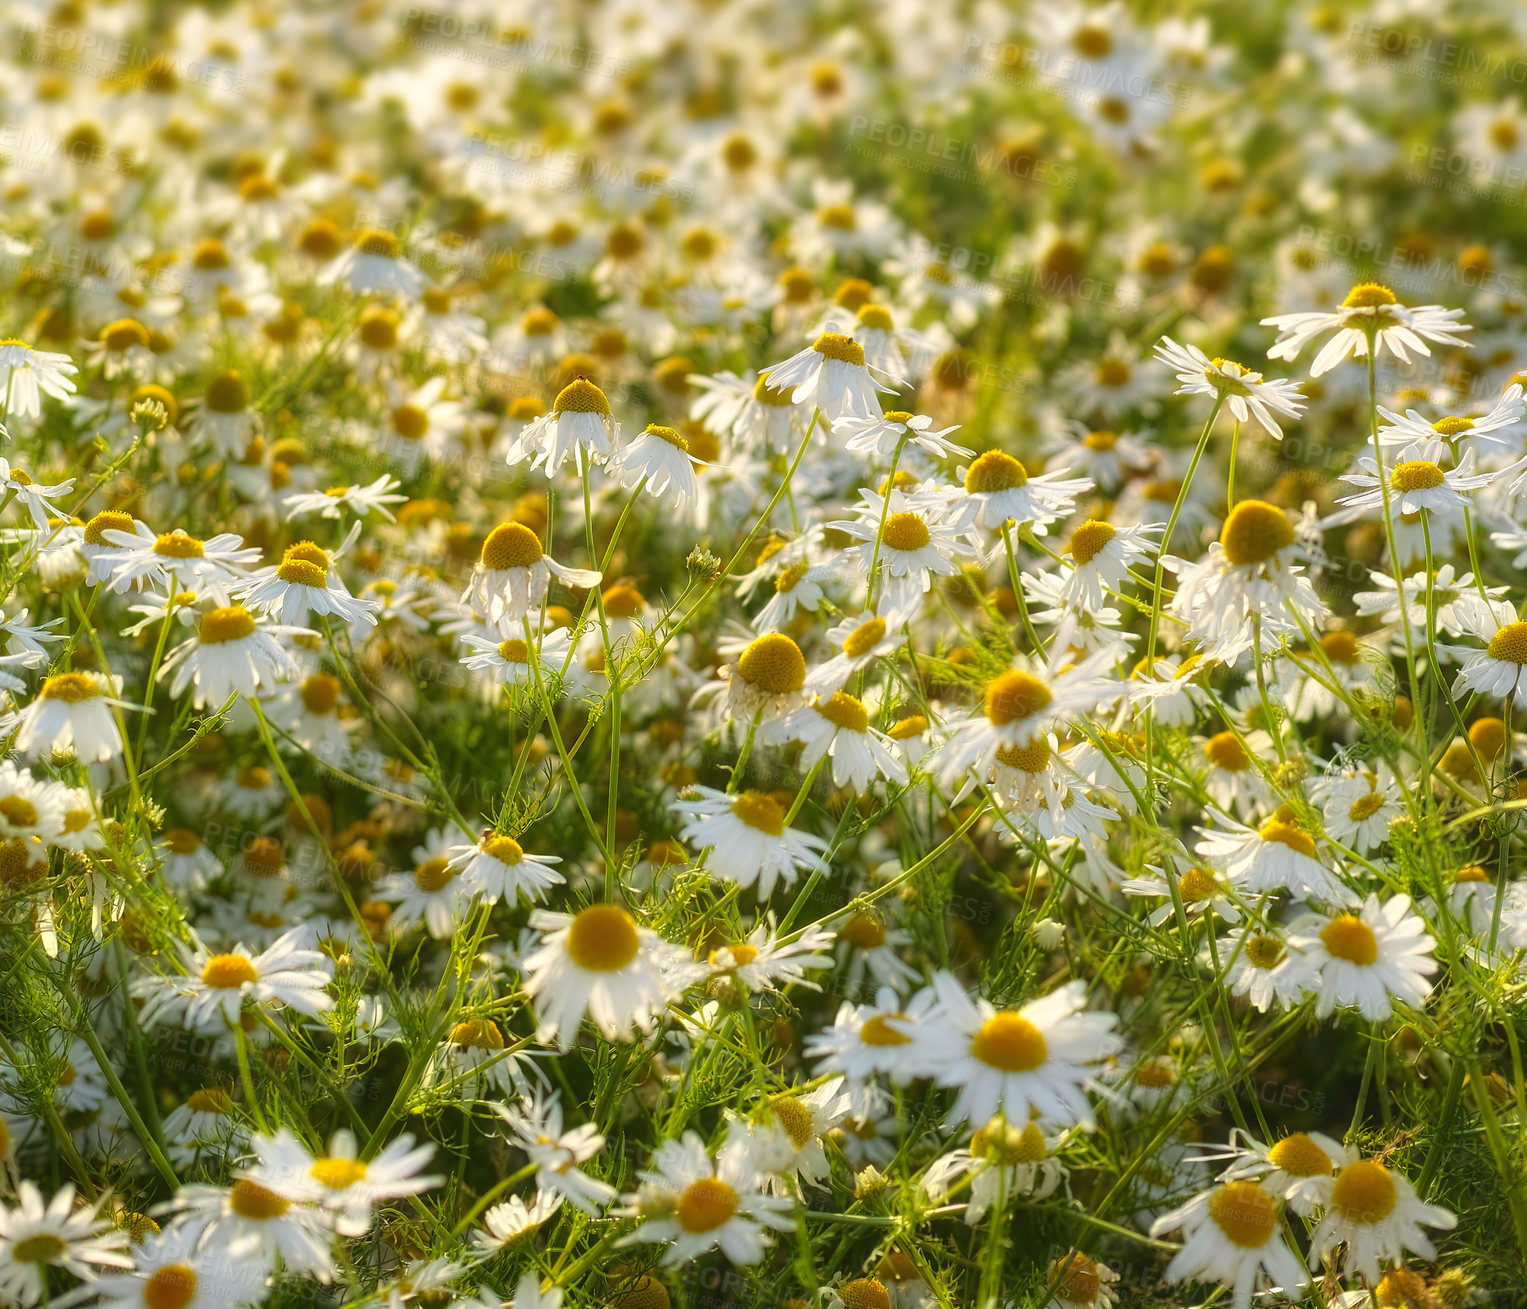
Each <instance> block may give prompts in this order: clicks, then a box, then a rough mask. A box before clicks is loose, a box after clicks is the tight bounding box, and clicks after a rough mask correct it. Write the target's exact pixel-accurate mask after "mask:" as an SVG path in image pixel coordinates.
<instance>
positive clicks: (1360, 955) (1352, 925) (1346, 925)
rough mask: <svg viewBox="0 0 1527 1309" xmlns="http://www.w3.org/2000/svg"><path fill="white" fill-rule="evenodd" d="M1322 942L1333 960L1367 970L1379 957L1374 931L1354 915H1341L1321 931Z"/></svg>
mask: <svg viewBox="0 0 1527 1309" xmlns="http://www.w3.org/2000/svg"><path fill="white" fill-rule="evenodd" d="M1320 940H1321V942H1322V943H1323V944H1324V945H1325V948H1326V950H1327V951H1328V952H1329V953H1330V955H1331V957H1332V958H1333V959H1345V960H1346V961H1347V962H1348V963H1351V964H1357V965H1358V966H1359V967H1362V968H1367V967H1368V966H1369V965H1371V964H1372V963H1374V962H1375V961H1376V960H1377V959H1378V957H1379V943H1378V938H1377V937H1375V936H1374V935H1373V929H1372V928H1371V927H1369V926H1368V924H1367V923H1365V922H1363V920H1362V919H1361V918H1358V917H1357V916H1356V915H1354V914H1341V915H1339V916H1338V917H1336V918H1333V919H1331V921H1330V922H1329V923H1327V924H1326V925H1325V927H1324V928H1322V929H1321V932H1320Z"/></svg>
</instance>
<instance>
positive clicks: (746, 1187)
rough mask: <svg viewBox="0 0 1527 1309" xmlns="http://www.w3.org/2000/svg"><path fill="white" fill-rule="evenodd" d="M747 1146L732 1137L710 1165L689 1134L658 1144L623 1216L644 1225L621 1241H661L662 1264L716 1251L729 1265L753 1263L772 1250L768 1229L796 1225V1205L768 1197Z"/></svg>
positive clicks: (701, 1146)
mask: <svg viewBox="0 0 1527 1309" xmlns="http://www.w3.org/2000/svg"><path fill="white" fill-rule="evenodd" d="M764 1181H765V1179H764V1176H763V1174H762V1173H761V1172H760V1171H759V1170H758V1168H757V1167H756V1165H755V1164H754V1162H753V1157H752V1155H751V1153H750V1152H749V1150H748V1146H747V1141H746V1138H745V1137H744V1136H742V1135H741V1134H737V1135H733V1136H732V1137H731V1139H729V1140H728V1141H727V1143H726V1144H725V1145H724V1146H723V1147H722V1149H721V1152H720V1153H719V1154H718V1155H717V1156H716V1158H715V1161H714V1162H712V1160H711V1157H710V1153H709V1152H708V1151H707V1150H706V1148H705V1143H704V1142H703V1141H701V1139H700V1138H699V1137H698V1136H697V1135H696V1134H695V1133H694V1132H685V1133H684V1137H683V1139H682V1140H679V1141H664V1142H663V1143H662V1144H661V1145H659V1146H658V1147H657V1149H656V1150H654V1151H653V1154H652V1167H651V1168H649V1169H647V1170H646V1172H645V1173H644V1174H643V1177H642V1185H641V1188H640V1189H639V1190H638V1191H637V1192H636V1194H634V1195H631V1196H628V1197H627V1203H628V1206H629V1212H630V1213H631V1214H632V1215H633V1216H635V1217H638V1218H641V1219H642V1220H643V1221H642V1223H641V1225H640V1226H639V1227H638V1228H637V1229H636V1230H635V1231H634V1232H632V1233H631V1235H630V1236H628V1237H625V1238H623V1240H624V1241H625V1242H635V1241H641V1242H648V1241H662V1242H665V1243H666V1244H667V1246H668V1248H667V1250H666V1251H665V1252H664V1254H663V1262H664V1263H665V1264H677V1263H684V1262H685V1261H686V1260H689V1259H693V1258H695V1257H697V1256H698V1255H701V1254H704V1253H705V1251H707V1250H710V1249H714V1248H716V1247H719V1248H720V1250H721V1252H722V1253H723V1254H724V1255H726V1257H727V1258H728V1259H730V1260H731V1261H732V1262H733V1263H734V1264H739V1265H743V1266H746V1265H748V1264H756V1263H758V1262H759V1261H761V1260H762V1259H763V1257H764V1251H765V1250H767V1249H768V1248H769V1246H770V1245H772V1244H773V1240H772V1238H771V1237H770V1236H769V1232H770V1231H777V1232H783V1231H789V1230H790V1229H791V1228H792V1227H794V1226H795V1221H794V1219H793V1218H792V1217H791V1216H790V1214H789V1210H790V1209H791V1208H792V1207H793V1205H794V1202H793V1201H792V1200H790V1199H789V1198H787V1197H785V1196H775V1195H769V1194H767V1193H766V1192H765V1190H764Z"/></svg>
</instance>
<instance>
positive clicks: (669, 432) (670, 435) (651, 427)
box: [647, 423, 689, 454]
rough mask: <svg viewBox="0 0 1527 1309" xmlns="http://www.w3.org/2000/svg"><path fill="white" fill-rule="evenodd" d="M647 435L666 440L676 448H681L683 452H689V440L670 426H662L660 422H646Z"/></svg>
mask: <svg viewBox="0 0 1527 1309" xmlns="http://www.w3.org/2000/svg"><path fill="white" fill-rule="evenodd" d="M647 435H648V436H655V437H657V439H658V440H659V441H666V442H667V443H668V444H669V445H671V446H673V447H674V448H675V449H676V450H682V451H683V452H684V453H685V454H688V453H689V442H688V441H687V440H686V439H685V438H684V437H683V436H681V435H680V434H679V433H678V432H676V431H674V429H673V428H671V427H664V426H663V425H662V424H661V423H648V424H647Z"/></svg>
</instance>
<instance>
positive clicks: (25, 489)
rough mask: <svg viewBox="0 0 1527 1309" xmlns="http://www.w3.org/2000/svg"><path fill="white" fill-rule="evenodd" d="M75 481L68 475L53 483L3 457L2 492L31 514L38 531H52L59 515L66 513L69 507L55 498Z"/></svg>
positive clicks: (70, 487) (0, 461)
mask: <svg viewBox="0 0 1527 1309" xmlns="http://www.w3.org/2000/svg"><path fill="white" fill-rule="evenodd" d="M74 481H75V479H74V478H72V477H69V478H65V479H64V480H63V481H62V482H54V483H51V484H49V483H44V482H38V481H35V480H34V479H33V477H32V475H31V474H30V473H28V472H27V471H26V470H25V469H22V468H19V467H15V466H13V465H12V464H11V463H10V461H9V460H7V459H5V458H3V457H0V494H3V495H5V496H8V497H10V498H11V499H13V500H15V501H16V502H17V503H18V504H20V506H21V507H22V508H23V509H25V510H26V511H27V513H29V514H30V515H31V516H32V522H33V524H34V525H35V526H36V528H37V530H38V531H39V532H47V531H49V530H50V528H51V526H52V523H53V521H54V520H55V519H56V518H58V517H59V516H64V517H67V511H66V510H64V509H63V508H62V507H60V506H58V505H55V504H54V503H53V501H55V500H57V499H59V498H60V497H62V496H66V495H68V494H69V492H70V491H72V490H73V489H74Z"/></svg>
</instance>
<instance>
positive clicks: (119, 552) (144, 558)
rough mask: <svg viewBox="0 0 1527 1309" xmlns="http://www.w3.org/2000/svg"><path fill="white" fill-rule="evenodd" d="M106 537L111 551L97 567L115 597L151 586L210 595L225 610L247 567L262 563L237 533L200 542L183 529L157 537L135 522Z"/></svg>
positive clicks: (105, 533) (148, 529) (114, 529)
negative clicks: (108, 579) (127, 528)
mask: <svg viewBox="0 0 1527 1309" xmlns="http://www.w3.org/2000/svg"><path fill="white" fill-rule="evenodd" d="M102 536H103V537H104V538H105V540H106V542H107V543H108V544H109V545H110V546H111V547H112V549H111V550H109V551H105V552H103V553H102V555H101V557H100V559H99V561H98V563H99V566H100V568H101V569H102V570H103V571H104V572H105V573H107V574H108V575H109V578H110V586H111V589H112V590H114V591H126V590H129V589H131V590H138V589H140V588H141V587H143V586H144V585H145V584H149V585H153V586H155V587H157V588H159V589H160V590H162V591H169V592H176V591H194V592H195V593H196V594H198V595H202V594H206V595H209V596H210V597H211V598H212V599H213V600H215V601H216V602H217V603H218V604H227V603H228V593H229V590H230V588H232V587H234V586H235V585H236V584H238V583H239V582H241V581H243V579H244V568H245V566H246V565H248V564H252V563H255V562H256V561H258V560H259V558H260V551H259V549H258V548H257V547H255V546H246V545H245V544H244V538H243V537H241V536H238V535H236V534H235V533H233V532H220V533H218V534H217V535H216V536H209V537H208V538H207V539H206V540H202V539H201V538H199V537H195V536H191V535H189V534H188V533H186V532H183V531H181V530H180V529H179V528H176V530H175V531H173V532H158V533H156V532H154V531H153V529H152V528H150V527H149V526H148V525H147V524H146V523H142V522H137V521H134V523H133V526H132V529H131V530H130V531H121V530H118V529H116V528H110V527H108V528H107V529H106V530H105V531H103V532H102Z"/></svg>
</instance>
